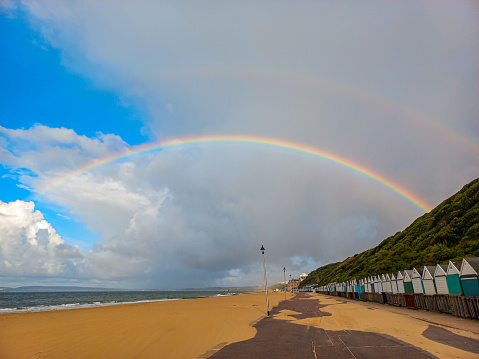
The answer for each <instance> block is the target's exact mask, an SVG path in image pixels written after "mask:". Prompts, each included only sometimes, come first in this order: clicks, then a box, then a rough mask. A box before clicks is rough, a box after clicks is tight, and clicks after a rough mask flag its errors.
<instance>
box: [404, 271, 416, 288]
mask: <svg viewBox="0 0 479 359" xmlns="http://www.w3.org/2000/svg"><path fill="white" fill-rule="evenodd" d="M403 285H404V293H405V294H413V293H414V288H413V286H412V270H410V269H407V270H405V271H404V272H403Z"/></svg>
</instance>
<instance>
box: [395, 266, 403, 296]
mask: <svg viewBox="0 0 479 359" xmlns="http://www.w3.org/2000/svg"><path fill="white" fill-rule="evenodd" d="M396 283H397V286H398V293H404V272H402V271H399V272H398V274H397V277H396Z"/></svg>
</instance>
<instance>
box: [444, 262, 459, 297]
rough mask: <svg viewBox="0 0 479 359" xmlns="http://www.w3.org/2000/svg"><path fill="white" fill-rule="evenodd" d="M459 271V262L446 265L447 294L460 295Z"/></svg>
mask: <svg viewBox="0 0 479 359" xmlns="http://www.w3.org/2000/svg"><path fill="white" fill-rule="evenodd" d="M459 269H461V262H451V261H449V264H448V265H447V272H446V281H447V288H448V290H449V294H462V285H461V280H460V279H459V274H460V271H459Z"/></svg>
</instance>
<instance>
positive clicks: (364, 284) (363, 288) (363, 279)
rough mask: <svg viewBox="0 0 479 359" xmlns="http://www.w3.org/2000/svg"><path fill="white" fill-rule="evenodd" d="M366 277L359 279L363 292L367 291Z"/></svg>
mask: <svg viewBox="0 0 479 359" xmlns="http://www.w3.org/2000/svg"><path fill="white" fill-rule="evenodd" d="M365 280H366V278H362V279H360V280H359V287H360V288H361V293H364V292H366V283H365Z"/></svg>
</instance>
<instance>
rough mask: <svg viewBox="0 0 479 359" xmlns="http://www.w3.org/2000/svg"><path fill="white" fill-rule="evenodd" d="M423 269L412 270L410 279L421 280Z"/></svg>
mask: <svg viewBox="0 0 479 359" xmlns="http://www.w3.org/2000/svg"><path fill="white" fill-rule="evenodd" d="M423 271H424V268H413V270H412V276H411V278H421V277H422V272H423Z"/></svg>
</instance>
